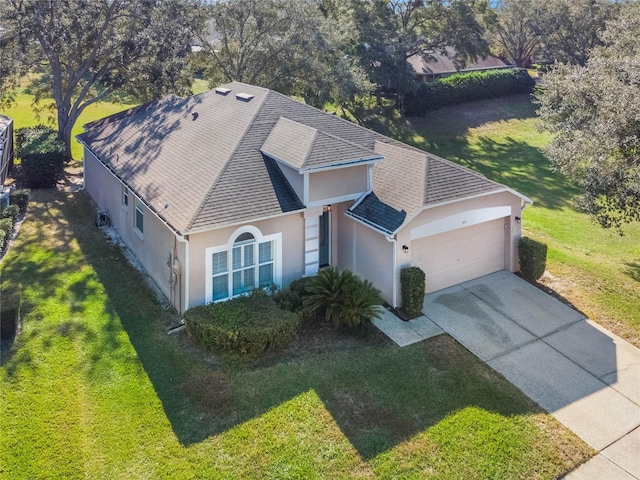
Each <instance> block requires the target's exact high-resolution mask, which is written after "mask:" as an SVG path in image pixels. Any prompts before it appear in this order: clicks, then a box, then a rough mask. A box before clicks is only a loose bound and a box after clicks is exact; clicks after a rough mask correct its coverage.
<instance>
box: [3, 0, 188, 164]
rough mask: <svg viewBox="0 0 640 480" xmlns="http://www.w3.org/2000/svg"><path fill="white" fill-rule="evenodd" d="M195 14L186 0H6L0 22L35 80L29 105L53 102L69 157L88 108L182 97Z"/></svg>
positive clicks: (186, 85) (186, 83) (185, 85)
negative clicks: (128, 99) (125, 97)
mask: <svg viewBox="0 0 640 480" xmlns="http://www.w3.org/2000/svg"><path fill="white" fill-rule="evenodd" d="M199 13H200V11H199V8H198V4H197V3H196V2H195V1H193V0H164V1H162V2H155V1H152V0H55V1H54V0H5V1H4V2H3V8H2V9H1V10H0V24H2V25H4V26H6V27H7V29H8V30H9V31H10V32H12V34H13V35H15V36H14V37H13V38H14V41H15V42H16V45H17V46H18V48H19V50H20V51H22V52H28V54H26V55H23V56H22V57H21V58H20V61H21V62H22V63H23V64H25V65H26V66H27V67H28V68H30V70H31V71H33V72H35V73H37V74H40V75H39V76H38V78H37V81H36V83H35V84H34V86H33V89H34V91H35V94H36V102H38V101H42V100H43V99H48V98H53V100H54V102H55V106H54V108H55V110H56V112H57V125H58V134H59V136H60V139H61V140H62V141H63V142H64V143H65V146H66V155H67V157H68V158H70V156H71V129H72V128H73V125H74V124H75V122H76V120H77V118H78V116H79V115H80V113H82V111H83V110H84V109H85V108H86V107H88V106H89V105H91V104H93V103H95V102H97V101H99V100H102V99H105V98H107V97H108V96H109V95H111V94H113V93H115V92H117V91H119V90H123V91H126V92H127V93H129V94H132V95H134V96H135V98H136V100H138V101H148V100H150V99H153V98H157V97H158V96H160V95H162V94H165V93H168V92H179V93H186V92H188V91H189V88H190V85H191V77H190V75H189V74H188V70H187V68H186V66H187V54H188V52H189V51H190V44H191V38H192V35H193V31H194V29H197V27H198V25H199V19H200V17H199Z"/></svg>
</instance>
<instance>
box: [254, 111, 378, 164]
mask: <svg viewBox="0 0 640 480" xmlns="http://www.w3.org/2000/svg"><path fill="white" fill-rule="evenodd" d="M260 150H261V151H262V153H264V154H265V155H268V156H270V157H272V158H276V159H278V160H280V161H282V162H285V163H287V164H289V165H290V166H292V167H294V168H296V169H298V170H312V169H314V168H322V167H335V166H339V165H348V164H353V163H358V162H367V161H372V160H380V159H382V157H381V156H380V155H376V154H375V153H374V152H372V151H371V150H370V149H368V148H364V147H361V146H360V145H356V144H354V143H351V142H349V141H348V140H343V139H341V138H339V137H336V136H335V135H331V134H330V133H326V132H323V131H320V130H318V129H316V128H312V127H309V126H307V125H303V124H301V123H298V122H294V121H293V120H289V119H288V118H284V117H281V118H280V119H279V120H278V122H277V123H276V124H275V126H274V127H273V129H272V130H271V132H270V133H269V136H268V137H267V139H266V140H265V142H264V144H263V145H262V148H261V149H260Z"/></svg>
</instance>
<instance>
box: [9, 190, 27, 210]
mask: <svg viewBox="0 0 640 480" xmlns="http://www.w3.org/2000/svg"><path fill="white" fill-rule="evenodd" d="M30 194H31V192H30V190H29V189H28V188H18V189H16V190H11V192H10V193H9V203H10V204H11V205H17V206H18V208H19V209H20V212H22V213H24V212H26V211H27V206H28V205H29V195H30Z"/></svg>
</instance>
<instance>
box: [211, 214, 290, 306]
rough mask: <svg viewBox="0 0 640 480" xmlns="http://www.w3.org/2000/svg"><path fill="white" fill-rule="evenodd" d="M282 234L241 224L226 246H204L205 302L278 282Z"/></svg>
mask: <svg viewBox="0 0 640 480" xmlns="http://www.w3.org/2000/svg"><path fill="white" fill-rule="evenodd" d="M281 243H282V234H281V233H276V234H273V235H262V233H261V232H260V230H258V229H257V228H255V227H253V226H245V227H242V228H240V229H238V230H236V231H235V232H234V233H233V235H231V237H230V239H229V242H228V243H227V244H226V245H220V246H217V247H211V248H207V249H206V259H205V261H206V262H207V263H206V275H207V279H206V280H207V281H206V282H205V283H206V289H207V291H206V301H207V303H209V302H218V301H221V300H227V299H229V298H233V297H236V296H238V295H242V294H243V293H246V292H249V291H251V290H252V289H254V288H259V287H264V286H268V285H271V284H274V283H275V284H276V285H279V284H280V277H281V273H282V266H281V264H280V259H281V258H282V255H281V249H282V247H281Z"/></svg>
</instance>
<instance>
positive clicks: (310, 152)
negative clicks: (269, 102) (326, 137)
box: [280, 116, 321, 168]
mask: <svg viewBox="0 0 640 480" xmlns="http://www.w3.org/2000/svg"><path fill="white" fill-rule="evenodd" d="M280 118H286V117H282V116H280ZM288 120H290V119H288ZM291 121H292V122H294V121H295V120H291ZM296 123H300V122H296ZM300 125H304V126H305V127H308V128H313V127H309V125H306V124H304V123H300ZM313 129H314V130H315V132H314V133H313V141H312V142H311V145H310V147H309V150H307V154H306V155H305V157H304V161H303V162H302V166H301V168H305V167H306V166H307V162H308V161H309V158H311V154H312V153H313V150H314V148H315V146H316V142H317V141H318V137H319V135H320V133H321V132H320V130H318V129H317V128H313Z"/></svg>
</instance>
